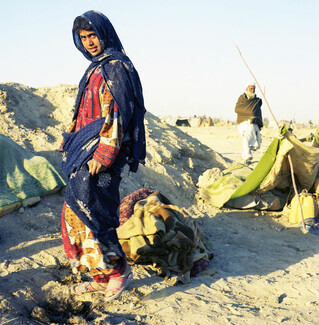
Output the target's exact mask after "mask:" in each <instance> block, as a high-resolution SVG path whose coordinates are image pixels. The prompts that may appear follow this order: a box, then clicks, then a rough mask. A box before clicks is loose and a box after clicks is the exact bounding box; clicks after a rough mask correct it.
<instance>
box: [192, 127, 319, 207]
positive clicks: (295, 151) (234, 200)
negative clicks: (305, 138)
mask: <svg viewBox="0 0 319 325" xmlns="http://www.w3.org/2000/svg"><path fill="white" fill-rule="evenodd" d="M318 131H319V127H318V129H317V131H316V135H315V140H314V144H315V145H314V146H312V147H309V146H306V145H304V144H303V142H301V141H300V140H298V139H297V138H296V137H295V136H294V135H293V134H292V133H291V132H290V131H288V127H287V126H286V125H284V126H283V127H282V128H281V130H280V133H279V136H278V137H277V138H275V139H274V140H273V141H272V143H271V144H270V146H269V147H268V149H267V151H266V152H265V154H264V155H263V156H262V158H261V159H260V161H259V163H258V164H257V166H256V167H255V168H254V169H253V170H251V169H250V168H249V167H247V166H245V165H243V164H238V165H235V166H232V167H231V168H229V169H226V170H225V171H223V174H222V177H220V178H219V179H217V180H216V179H212V181H211V182H210V181H206V182H199V184H198V186H199V190H198V193H197V195H196V198H197V199H198V200H202V201H205V202H207V203H209V204H211V205H213V206H215V207H218V208H220V207H222V206H224V205H227V206H230V207H234V208H257V209H261V210H262V209H265V210H280V209H282V208H283V205H284V203H285V202H284V200H283V197H284V198H285V196H284V194H285V193H286V199H287V194H288V193H289V191H290V189H291V185H292V182H291V173H290V164H289V161H288V154H289V155H290V157H291V161H292V164H293V169H294V176H295V179H296V183H297V185H298V190H299V191H301V190H307V191H311V192H316V193H319V184H318V183H319V175H318V171H319V148H318V147H316V146H317V145H318V143H319V138H318V133H319V132H318Z"/></svg>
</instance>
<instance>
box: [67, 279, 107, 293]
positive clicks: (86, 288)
mask: <svg viewBox="0 0 319 325" xmlns="http://www.w3.org/2000/svg"><path fill="white" fill-rule="evenodd" d="M98 287H99V288H98ZM93 292H98V293H104V292H105V287H104V286H103V285H102V284H99V283H97V282H89V281H86V282H83V283H80V284H74V285H73V286H71V293H72V294H74V295H77V296H79V295H83V294H85V293H93Z"/></svg>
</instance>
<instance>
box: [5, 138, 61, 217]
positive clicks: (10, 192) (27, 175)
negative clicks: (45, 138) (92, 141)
mask: <svg viewBox="0 0 319 325" xmlns="http://www.w3.org/2000/svg"><path fill="white" fill-rule="evenodd" d="M0 152H1V154H0V216H2V215H4V214H7V213H10V212H12V211H14V210H16V209H19V208H20V207H21V206H24V207H25V206H28V205H32V204H34V203H36V202H38V201H40V197H41V196H43V195H46V194H49V193H53V192H56V191H58V190H59V189H60V188H61V187H63V186H65V182H64V180H63V179H62V177H61V176H60V175H59V174H58V172H57V171H56V170H55V168H54V167H53V166H52V165H51V163H50V162H49V161H48V160H47V159H45V158H44V157H41V156H37V155H34V154H33V153H31V152H29V151H27V150H25V149H24V148H22V147H21V146H19V145H18V144H17V143H15V142H14V141H12V140H11V139H9V138H8V137H6V136H4V135H3V134H0Z"/></svg>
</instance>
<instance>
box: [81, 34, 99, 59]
mask: <svg viewBox="0 0 319 325" xmlns="http://www.w3.org/2000/svg"><path fill="white" fill-rule="evenodd" d="M80 39H81V41H82V44H83V46H84V47H85V49H86V50H87V51H88V52H89V53H90V54H91V55H93V56H97V55H99V54H100V53H101V51H102V48H101V44H100V41H99V39H98V38H97V36H96V34H95V32H94V31H87V30H80Z"/></svg>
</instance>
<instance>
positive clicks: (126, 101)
mask: <svg viewBox="0 0 319 325" xmlns="http://www.w3.org/2000/svg"><path fill="white" fill-rule="evenodd" d="M82 17H83V18H84V19H86V20H87V21H88V22H90V24H91V26H92V28H93V30H94V31H95V33H96V35H97V37H98V38H99V41H100V44H101V47H102V52H101V54H100V55H98V56H96V57H95V56H92V55H91V54H90V53H89V52H88V51H86V49H85V48H84V46H83V45H82V42H81V39H80V37H79V36H78V35H77V33H76V32H75V31H73V40H74V43H75V46H76V47H77V48H78V50H79V51H81V52H82V54H83V55H84V56H85V57H86V58H87V59H88V60H90V61H91V62H92V63H91V64H90V65H89V67H88V68H87V70H86V72H85V74H84V76H83V77H82V79H81V81H80V84H79V92H78V96H77V99H76V103H75V112H74V116H73V120H74V119H75V118H76V117H77V114H78V109H79V106H80V103H81V98H82V93H83V91H84V88H85V86H86V83H87V81H88V79H89V77H90V75H91V73H92V72H93V71H94V69H95V68H96V67H97V66H101V71H102V76H103V79H104V80H105V82H106V84H107V87H108V88H109V90H110V93H111V95H112V97H113V99H114V100H115V102H116V103H117V106H118V108H119V111H120V115H121V117H122V120H123V132H124V138H123V145H125V146H126V147H127V148H129V151H128V152H127V157H128V162H129V165H130V170H131V171H132V172H136V171H137V169H138V164H139V163H140V162H141V163H144V159H145V156H146V143H145V130H144V114H145V107H144V99H143V92H142V85H141V82H140V78H139V76H138V73H137V71H136V70H135V68H134V66H133V64H132V62H131V60H130V59H129V58H128V57H127V56H126V55H125V53H124V48H123V46H122V44H121V42H120V39H119V38H118V36H117V34H116V32H115V30H114V28H113V26H112V24H111V22H110V21H109V20H108V18H107V17H105V16H104V15H103V14H102V13H100V12H97V11H93V10H91V11H87V12H85V13H84V14H83V15H82Z"/></svg>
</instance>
